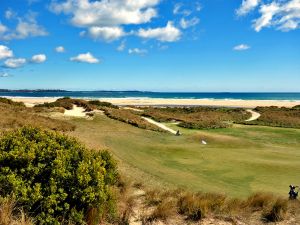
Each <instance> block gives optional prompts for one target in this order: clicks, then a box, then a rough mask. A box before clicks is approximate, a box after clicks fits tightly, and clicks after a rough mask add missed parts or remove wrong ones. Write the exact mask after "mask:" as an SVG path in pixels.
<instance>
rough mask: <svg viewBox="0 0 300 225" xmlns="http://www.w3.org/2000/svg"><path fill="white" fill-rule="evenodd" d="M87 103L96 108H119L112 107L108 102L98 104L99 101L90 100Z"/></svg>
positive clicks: (116, 107)
mask: <svg viewBox="0 0 300 225" xmlns="http://www.w3.org/2000/svg"><path fill="white" fill-rule="evenodd" d="M88 103H89V104H91V105H94V106H98V107H108V108H115V109H118V108H119V107H118V106H116V105H113V104H111V103H110V102H100V101H99V100H91V101H88Z"/></svg>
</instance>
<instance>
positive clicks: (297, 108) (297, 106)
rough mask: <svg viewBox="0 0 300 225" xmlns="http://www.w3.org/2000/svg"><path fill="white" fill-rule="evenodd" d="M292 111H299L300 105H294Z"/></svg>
mask: <svg viewBox="0 0 300 225" xmlns="http://www.w3.org/2000/svg"><path fill="white" fill-rule="evenodd" d="M292 109H296V110H300V105H295V106H294V107H293V108H292Z"/></svg>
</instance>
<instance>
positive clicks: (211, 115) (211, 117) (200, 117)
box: [143, 107, 250, 129]
mask: <svg viewBox="0 0 300 225" xmlns="http://www.w3.org/2000/svg"><path fill="white" fill-rule="evenodd" d="M143 115H144V116H148V117H151V118H153V119H155V120H157V121H160V122H172V121H177V122H179V124H178V126H180V127H185V128H190V129H213V128H226V127H229V126H230V125H231V123H233V122H235V123H237V122H242V121H244V120H246V119H247V118H249V117H250V114H249V113H248V112H246V111H245V110H244V109H238V108H236V109H230V108H210V107H182V108H177V107H174V108H169V107H167V108H153V107H149V108H145V109H144V113H143Z"/></svg>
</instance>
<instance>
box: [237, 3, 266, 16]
mask: <svg viewBox="0 0 300 225" xmlns="http://www.w3.org/2000/svg"><path fill="white" fill-rule="evenodd" d="M260 1H261V0H243V2H242V5H241V6H240V8H238V9H237V10H236V14H237V15H238V16H243V15H246V14H247V13H249V12H250V11H252V10H254V9H255V8H256V7H257V6H258V5H259V3H260Z"/></svg>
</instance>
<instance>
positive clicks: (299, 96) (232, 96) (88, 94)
mask: <svg viewBox="0 0 300 225" xmlns="http://www.w3.org/2000/svg"><path fill="white" fill-rule="evenodd" d="M0 96H2V97H5V96H7V97H8V96H9V97H72V98H163V99H169V98H170V99H212V100H213V99H216V100H217V99H218V100H219V99H222V100H227V99H228V100H239V99H242V100H287V101H296V100H300V92H298V93H265V92H263V93H256V92H249V93H246V92H244V93H237V92H147V91H42V90H39V91H0Z"/></svg>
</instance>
